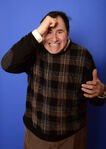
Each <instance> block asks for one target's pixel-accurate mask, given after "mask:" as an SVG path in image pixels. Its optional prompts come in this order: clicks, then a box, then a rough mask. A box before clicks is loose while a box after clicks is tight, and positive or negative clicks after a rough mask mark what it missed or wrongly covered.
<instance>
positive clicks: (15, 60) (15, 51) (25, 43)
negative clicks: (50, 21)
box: [1, 33, 39, 73]
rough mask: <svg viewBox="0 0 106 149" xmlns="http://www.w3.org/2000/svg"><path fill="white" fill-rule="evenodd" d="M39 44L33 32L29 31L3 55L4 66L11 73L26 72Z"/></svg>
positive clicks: (2, 64)
mask: <svg viewBox="0 0 106 149" xmlns="http://www.w3.org/2000/svg"><path fill="white" fill-rule="evenodd" d="M38 46H39V43H38V41H37V40H36V39H35V38H34V36H33V35H32V33H29V34H28V35H26V36H25V37H23V38H22V39H21V40H20V41H18V42H17V43H16V44H14V45H13V46H12V48H11V49H10V50H9V51H8V52H7V53H6V54H5V55H4V56H3V58H2V61H1V66H2V68H3V69H4V70H5V71H7V72H10V73H21V72H26V71H27V70H26V69H27V66H28V65H30V64H31V63H32V61H33V59H34V58H35V55H36V51H37V48H38Z"/></svg>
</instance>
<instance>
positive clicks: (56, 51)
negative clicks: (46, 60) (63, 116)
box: [47, 49, 63, 54]
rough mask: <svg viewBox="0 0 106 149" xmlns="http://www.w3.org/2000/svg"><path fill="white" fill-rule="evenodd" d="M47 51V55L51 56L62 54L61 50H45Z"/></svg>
mask: <svg viewBox="0 0 106 149" xmlns="http://www.w3.org/2000/svg"><path fill="white" fill-rule="evenodd" d="M47 51H48V52H49V53H51V54H58V53H60V52H62V51H63V50H62V49H60V50H51V49H47Z"/></svg>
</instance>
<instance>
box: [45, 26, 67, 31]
mask: <svg viewBox="0 0 106 149" xmlns="http://www.w3.org/2000/svg"><path fill="white" fill-rule="evenodd" d="M48 31H52V27H49V28H48ZM57 31H63V32H64V30H63V29H61V28H60V29H57Z"/></svg>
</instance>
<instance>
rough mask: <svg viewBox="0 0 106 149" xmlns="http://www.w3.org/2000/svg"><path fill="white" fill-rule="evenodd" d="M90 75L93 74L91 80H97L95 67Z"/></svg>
mask: <svg viewBox="0 0 106 149" xmlns="http://www.w3.org/2000/svg"><path fill="white" fill-rule="evenodd" d="M92 76H93V80H94V81H95V80H98V73H97V69H94V70H93V72H92Z"/></svg>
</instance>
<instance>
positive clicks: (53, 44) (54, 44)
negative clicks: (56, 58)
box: [49, 43, 58, 46]
mask: <svg viewBox="0 0 106 149" xmlns="http://www.w3.org/2000/svg"><path fill="white" fill-rule="evenodd" d="M49 45H51V46H57V45H58V43H49Z"/></svg>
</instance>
